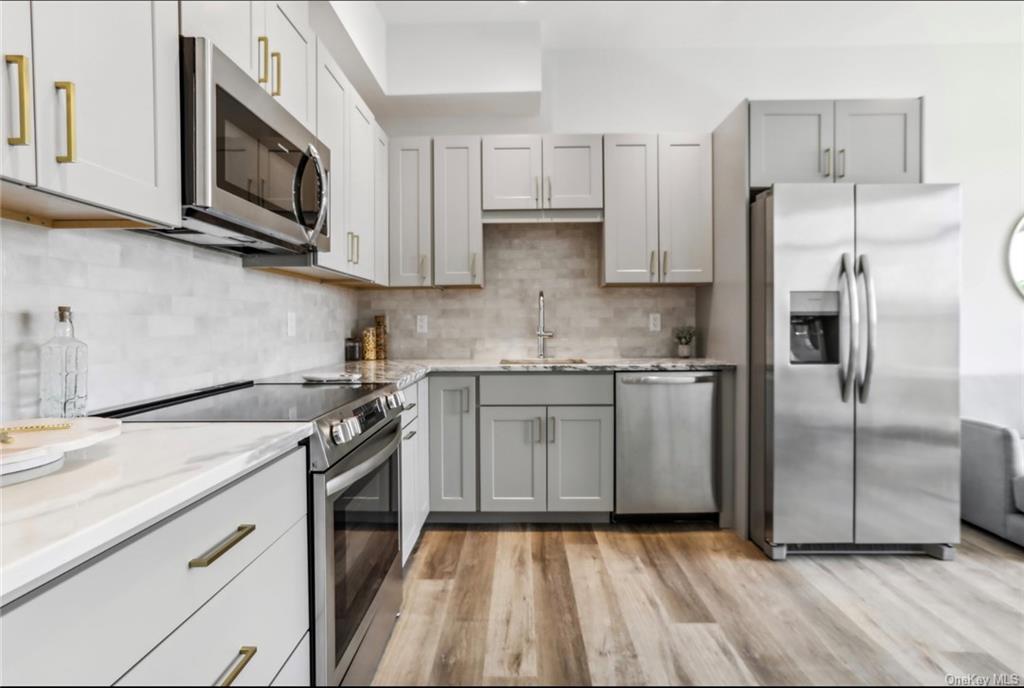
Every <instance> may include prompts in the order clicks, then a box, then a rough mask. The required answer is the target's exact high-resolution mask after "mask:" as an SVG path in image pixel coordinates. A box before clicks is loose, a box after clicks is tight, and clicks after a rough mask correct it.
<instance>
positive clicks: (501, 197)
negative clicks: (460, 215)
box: [483, 135, 543, 210]
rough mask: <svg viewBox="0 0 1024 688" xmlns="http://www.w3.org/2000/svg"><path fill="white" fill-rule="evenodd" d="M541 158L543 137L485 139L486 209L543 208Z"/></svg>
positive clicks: (484, 202) (484, 201) (484, 182)
mask: <svg viewBox="0 0 1024 688" xmlns="http://www.w3.org/2000/svg"><path fill="white" fill-rule="evenodd" d="M541 155H542V152H541V137H540V136H526V135H524V136H520V135H510V136H485V137H484V139H483V209H484V210H528V209H531V208H540V207H541V200H540V199H541V188H540V187H541V176H542V174H543V171H542V169H541Z"/></svg>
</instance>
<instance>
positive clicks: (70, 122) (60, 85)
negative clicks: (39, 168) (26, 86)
mask: <svg viewBox="0 0 1024 688" xmlns="http://www.w3.org/2000/svg"><path fill="white" fill-rule="evenodd" d="M53 85H54V87H56V89H57V90H58V91H65V92H66V93H67V99H68V111H67V120H66V127H67V138H68V148H67V152H66V153H65V154H64V155H58V156H57V162H74V161H75V152H76V150H75V149H76V146H75V84H74V83H72V82H70V81H57V82H54V84H53Z"/></svg>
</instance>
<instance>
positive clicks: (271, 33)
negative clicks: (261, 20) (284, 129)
mask: <svg viewBox="0 0 1024 688" xmlns="http://www.w3.org/2000/svg"><path fill="white" fill-rule="evenodd" d="M308 24H309V15H308V11H306V7H305V3H301V2H271V3H269V4H268V5H267V36H268V37H269V39H270V53H271V58H272V59H271V60H270V80H269V83H268V84H267V85H268V87H269V88H270V92H271V93H275V94H276V97H277V99H278V100H279V101H280V103H281V104H282V105H284V106H285V108H286V109H287V110H288V112H290V113H292V115H294V116H295V118H296V119H298V120H299V121H300V122H302V123H303V124H305V125H306V126H307V127H308V128H310V129H312V128H313V125H314V122H313V120H314V117H315V110H316V104H315V101H316V99H315V97H314V93H313V89H314V88H315V84H316V43H315V41H316V38H315V37H314V35H313V31H312V30H311V29H310V28H309V25H308ZM275 53H277V54H279V55H280V57H279V58H274V54H275Z"/></svg>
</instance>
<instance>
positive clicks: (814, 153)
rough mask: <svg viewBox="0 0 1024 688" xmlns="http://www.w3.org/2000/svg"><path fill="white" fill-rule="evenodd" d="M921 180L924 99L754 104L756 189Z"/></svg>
mask: <svg viewBox="0 0 1024 688" xmlns="http://www.w3.org/2000/svg"><path fill="white" fill-rule="evenodd" d="M920 181H921V99H920V98H904V99H878V100H758V101H753V102H751V103H750V185H751V186H752V187H768V186H771V185H772V184H778V183H785V182H793V183H824V184H830V183H834V182H840V183H849V184H859V183H878V184H886V183H892V182H920Z"/></svg>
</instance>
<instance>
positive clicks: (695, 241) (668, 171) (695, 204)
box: [658, 134, 714, 284]
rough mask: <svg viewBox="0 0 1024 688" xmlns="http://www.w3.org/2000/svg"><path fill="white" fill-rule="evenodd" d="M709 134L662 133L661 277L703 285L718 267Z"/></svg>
mask: <svg viewBox="0 0 1024 688" xmlns="http://www.w3.org/2000/svg"><path fill="white" fill-rule="evenodd" d="M712 237H713V232H712V225H711V136H709V135H702V136H685V135H680V134H662V135H660V136H659V137H658V238H659V241H658V243H659V245H660V247H661V281H662V282H673V283H679V284H701V283H708V282H711V281H712V276H713V270H714V256H713V253H712V249H713V239H712Z"/></svg>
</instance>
